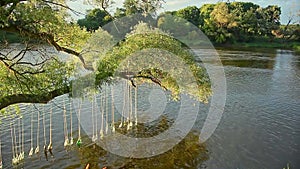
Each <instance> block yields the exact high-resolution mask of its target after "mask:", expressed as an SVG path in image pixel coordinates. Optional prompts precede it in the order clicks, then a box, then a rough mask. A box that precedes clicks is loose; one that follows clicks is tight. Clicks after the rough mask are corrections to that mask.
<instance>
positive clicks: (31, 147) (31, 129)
mask: <svg viewBox="0 0 300 169" xmlns="http://www.w3.org/2000/svg"><path fill="white" fill-rule="evenodd" d="M30 112H31V120H30V150H29V153H28V155H29V157H31V156H32V155H33V111H32V107H31V109H30Z"/></svg>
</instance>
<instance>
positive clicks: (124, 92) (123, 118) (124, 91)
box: [119, 81, 127, 128]
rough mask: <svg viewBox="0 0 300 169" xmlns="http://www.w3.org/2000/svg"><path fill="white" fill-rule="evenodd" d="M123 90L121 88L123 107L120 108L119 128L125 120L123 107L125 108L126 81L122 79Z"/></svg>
mask: <svg viewBox="0 0 300 169" xmlns="http://www.w3.org/2000/svg"><path fill="white" fill-rule="evenodd" d="M123 85H124V90H123V108H122V115H121V123H120V125H119V128H121V127H123V123H124V122H125V109H126V89H127V87H126V82H125V81H124V83H123Z"/></svg>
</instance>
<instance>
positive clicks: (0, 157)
mask: <svg viewBox="0 0 300 169" xmlns="http://www.w3.org/2000/svg"><path fill="white" fill-rule="evenodd" d="M0 131H1V127H0ZM1 144H2V142H1V133H0V169H1V168H2V147H1Z"/></svg>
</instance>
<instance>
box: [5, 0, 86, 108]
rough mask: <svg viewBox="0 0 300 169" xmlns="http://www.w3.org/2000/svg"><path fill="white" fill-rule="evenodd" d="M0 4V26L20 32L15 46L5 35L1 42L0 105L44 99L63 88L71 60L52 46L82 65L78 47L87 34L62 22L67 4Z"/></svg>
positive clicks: (42, 0) (16, 0)
mask: <svg viewBox="0 0 300 169" xmlns="http://www.w3.org/2000/svg"><path fill="white" fill-rule="evenodd" d="M0 5H1V7H0V30H1V31H4V32H10V33H13V34H16V35H17V36H18V37H21V38H20V40H21V41H20V43H21V44H20V45H19V46H18V47H16V46H11V45H10V44H9V43H8V41H6V40H3V43H2V44H1V49H0V79H1V85H0V93H1V95H0V109H2V108H4V107H6V106H9V105H11V104H15V103H29V102H30V103H31V102H36V103H38V102H42V103H45V102H47V101H49V100H51V99H52V98H54V97H56V96H58V95H62V94H64V93H68V92H69V91H70V84H69V82H68V81H67V80H66V79H68V77H69V75H70V72H69V71H71V70H72V66H70V67H69V65H68V64H66V63H64V62H61V61H60V60H59V59H58V58H57V53H55V52H54V51H58V52H65V53H67V54H70V55H72V56H76V57H74V59H75V58H76V59H79V60H80V62H81V63H82V64H83V65H84V66H85V65H86V64H85V61H84V58H83V57H82V55H81V50H82V46H84V43H85V41H86V39H88V38H89V36H90V34H89V33H88V32H86V31H84V30H81V29H80V27H79V26H77V25H75V24H72V23H71V22H67V20H68V15H67V11H66V10H72V9H70V8H69V7H68V6H66V5H65V4H64V3H63V1H61V0H53V1H46V0H37V1H27V0H6V1H1V3H0ZM73 12H75V11H73ZM74 34H76V36H74ZM45 46H47V47H45ZM49 46H52V48H49ZM85 67H86V66H85ZM86 68H87V67H86Z"/></svg>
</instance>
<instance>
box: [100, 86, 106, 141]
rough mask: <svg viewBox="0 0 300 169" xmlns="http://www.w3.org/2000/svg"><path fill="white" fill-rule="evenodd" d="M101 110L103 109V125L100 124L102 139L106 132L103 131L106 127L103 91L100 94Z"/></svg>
mask: <svg viewBox="0 0 300 169" xmlns="http://www.w3.org/2000/svg"><path fill="white" fill-rule="evenodd" d="M102 90H103V89H102ZM100 111H101V126H100V133H99V135H100V139H103V137H104V132H103V128H104V111H105V109H104V94H103V93H102V92H101V95H100Z"/></svg>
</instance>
